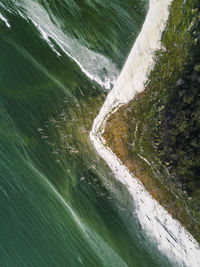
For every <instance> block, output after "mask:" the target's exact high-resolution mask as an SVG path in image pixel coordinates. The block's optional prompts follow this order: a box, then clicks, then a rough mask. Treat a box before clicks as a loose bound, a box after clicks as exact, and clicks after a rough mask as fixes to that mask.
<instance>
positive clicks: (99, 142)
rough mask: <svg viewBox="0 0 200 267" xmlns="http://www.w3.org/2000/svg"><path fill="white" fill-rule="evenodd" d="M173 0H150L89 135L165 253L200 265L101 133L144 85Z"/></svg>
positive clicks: (187, 238)
mask: <svg viewBox="0 0 200 267" xmlns="http://www.w3.org/2000/svg"><path fill="white" fill-rule="evenodd" d="M171 2H172V0H150V8H149V11H148V14H147V17H146V20H145V22H144V25H143V28H142V30H141V32H140V34H139V36H138V38H137V40H136V42H135V44H134V46H133V48H132V50H131V52H130V54H129V56H128V59H127V61H126V63H125V65H124V68H123V69H122V72H121V74H120V75H119V78H118V80H117V82H116V84H115V87H114V88H113V90H112V91H111V92H110V93H109V95H108V96H107V98H106V101H105V103H104V105H103V107H102V108H101V110H100V113H99V114H98V116H97V117H96V119H95V120H94V124H93V128H92V131H91V133H90V138H91V141H92V143H93V144H94V147H95V148H96V150H97V152H98V153H99V155H100V156H101V157H102V158H103V159H104V160H105V161H106V162H107V164H108V165H109V167H110V168H111V169H112V171H113V173H114V175H115V177H116V179H118V180H119V181H120V182H121V183H123V184H125V185H126V186H127V189H128V191H129V192H130V194H131V196H132V198H133V201H134V206H135V209H136V210H135V211H134V212H136V214H137V216H138V219H139V221H140V223H141V225H142V227H143V230H144V231H146V233H147V234H148V235H149V237H150V238H152V239H153V240H154V241H155V242H156V244H157V246H158V248H159V249H160V250H161V252H162V253H165V254H166V255H167V256H168V257H169V258H170V259H171V260H172V262H174V263H175V266H178V265H180V266H191V267H195V266H200V248H199V245H198V243H197V242H196V240H195V239H194V238H193V237H192V236H191V235H190V234H189V233H188V232H187V231H186V229H185V228H184V227H183V226H182V225H181V224H180V223H179V222H178V221H176V220H174V219H173V218H172V217H171V215H170V214H169V213H168V212H167V211H166V210H165V209H164V208H163V207H162V206H161V205H160V204H159V203H158V202H157V201H156V200H155V199H153V198H152V196H151V195H150V194H149V193H148V192H147V191H146V190H145V188H144V186H143V185H142V184H141V183H140V182H139V180H138V179H137V178H136V177H134V176H133V175H132V174H131V173H130V171H129V170H128V168H127V167H125V166H124V165H123V164H122V163H121V161H120V160H119V159H118V158H117V156H116V155H115V154H114V153H113V152H112V151H111V149H110V148H108V147H106V146H105V140H104V139H103V137H102V134H103V132H104V127H105V122H106V120H107V118H108V117H109V116H110V115H111V114H112V113H113V112H115V111H116V110H117V109H118V108H119V107H120V106H121V105H123V104H125V103H128V102H129V101H130V100H132V99H133V98H134V96H135V95H136V93H138V92H141V91H143V90H144V89H145V83H146V82H147V80H148V75H149V72H150V70H151V69H152V68H153V66H154V61H153V54H154V52H155V50H157V49H159V48H160V47H161V35H162V32H163V30H164V29H165V25H166V22H167V19H168V15H169V5H170V3H171Z"/></svg>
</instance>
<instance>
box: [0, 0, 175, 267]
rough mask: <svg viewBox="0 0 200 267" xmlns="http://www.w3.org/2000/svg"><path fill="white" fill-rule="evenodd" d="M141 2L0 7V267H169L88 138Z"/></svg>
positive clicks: (20, 0) (51, 1)
mask: <svg viewBox="0 0 200 267" xmlns="http://www.w3.org/2000/svg"><path fill="white" fill-rule="evenodd" d="M147 10H148V1H146V0H113V1H111V0H1V2H0V54H1V56H0V205H1V208H0V266H9V267H12V266H16V267H18V266H19V267H21V266H26V267H27V266H41V267H44V266H58V267H62V266H120V267H121V266H171V265H170V263H169V262H168V260H167V259H166V258H165V257H164V256H163V255H162V254H161V252H160V251H159V249H158V248H157V247H156V246H155V245H154V242H153V240H149V239H148V237H147V236H146V234H145V232H144V231H143V230H142V228H141V226H140V223H139V222H138V220H137V218H136V217H135V216H134V212H133V209H134V207H133V206H132V204H131V203H132V202H131V197H130V196H129V194H128V192H127V190H126V188H125V187H124V186H122V185H121V184H120V183H118V182H117V181H116V180H115V178H114V177H113V175H112V173H111V171H110V170H109V169H108V167H107V166H106V164H105V163H104V162H103V160H102V159H100V158H99V157H98V155H97V153H96V152H95V151H94V148H93V147H92V144H91V143H90V140H89V132H90V130H91V127H92V123H93V120H94V118H95V117H96V115H97V114H98V111H99V109H100V107H101V106H102V104H103V101H104V100H105V97H106V94H107V93H108V92H109V90H110V88H112V86H113V84H114V82H115V80H116V78H117V76H118V75H119V73H120V70H121V68H122V66H123V64H124V62H125V60H126V57H127V56H128V54H129V51H130V49H131V47H132V45H133V43H134V41H135V39H136V37H137V35H138V33H139V31H140V30H141V27H142V24H143V22H144V19H145V15H146V12H147Z"/></svg>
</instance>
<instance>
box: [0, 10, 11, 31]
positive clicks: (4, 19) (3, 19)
mask: <svg viewBox="0 0 200 267" xmlns="http://www.w3.org/2000/svg"><path fill="white" fill-rule="evenodd" d="M0 19H1V20H2V21H4V22H5V24H6V26H7V27H8V28H10V27H11V26H10V24H9V22H8V20H7V19H6V18H5V17H4V16H3V15H2V14H1V13H0Z"/></svg>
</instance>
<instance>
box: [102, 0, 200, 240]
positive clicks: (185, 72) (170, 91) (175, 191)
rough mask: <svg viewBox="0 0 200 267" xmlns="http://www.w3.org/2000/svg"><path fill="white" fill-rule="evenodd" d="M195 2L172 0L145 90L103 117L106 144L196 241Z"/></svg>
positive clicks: (198, 32)
mask: <svg viewBox="0 0 200 267" xmlns="http://www.w3.org/2000/svg"><path fill="white" fill-rule="evenodd" d="M199 45H200V3H199V1H197V0H186V1H183V0H174V1H173V2H172V4H171V7H170V16H169V20H168V23H167V25H166V29H165V31H164V32H163V35H162V48H161V49H160V50H158V51H156V53H155V56H154V57H155V58H154V61H155V66H154V68H153V70H152V71H151V73H150V75H149V79H148V82H147V84H146V85H145V91H144V92H142V93H140V94H138V95H137V96H136V97H135V98H134V99H133V100H132V101H131V102H130V103H128V104H127V105H124V106H122V107H120V108H119V110H118V111H117V112H115V113H114V114H112V115H111V116H110V118H109V119H108V121H107V124H106V127H105V132H104V138H105V139H106V142H107V145H108V146H109V147H111V148H112V150H113V152H114V153H115V154H116V155H117V156H118V157H119V158H120V159H121V161H122V162H123V163H124V164H125V165H126V166H127V167H128V168H129V170H130V171H131V172H132V173H133V174H135V175H136V177H137V178H138V179H140V181H141V182H142V183H143V184H144V186H145V187H146V189H147V190H148V191H149V192H150V193H151V194H152V195H153V197H154V198H156V199H157V200H158V202H159V203H160V204H162V205H163V206H164V207H165V208H166V209H167V210H168V211H169V212H170V213H171V214H172V216H173V217H174V218H176V219H178V220H179V221H180V222H181V223H182V224H183V225H184V226H185V227H186V228H187V229H188V230H189V231H190V232H191V233H192V234H193V236H194V237H195V238H196V239H197V241H200V198H199V196H200V177H199V176H200V143H199V138H200V51H199Z"/></svg>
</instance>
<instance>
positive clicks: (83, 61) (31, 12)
mask: <svg viewBox="0 0 200 267" xmlns="http://www.w3.org/2000/svg"><path fill="white" fill-rule="evenodd" d="M16 5H17V6H18V14H19V15H20V16H22V17H23V18H24V19H26V20H28V21H31V22H32V23H33V24H34V25H35V27H36V28H37V29H38V31H39V32H40V34H41V37H42V38H43V39H44V40H45V41H46V42H47V43H48V45H49V46H50V47H51V49H52V50H53V51H54V52H55V53H56V54H57V55H58V56H61V54H60V53H59V51H58V50H57V48H56V46H55V44H56V45H57V46H58V47H59V48H60V49H61V50H62V51H63V52H64V53H65V54H66V55H67V56H68V57H69V58H71V59H72V60H73V61H74V62H75V63H76V64H77V65H78V66H79V67H80V69H81V71H82V72H83V73H84V74H85V75H86V76H87V77H88V78H89V79H91V80H93V81H95V82H97V83H98V84H99V85H101V86H102V87H104V88H106V89H110V87H111V85H112V84H114V82H115V80H116V76H117V74H118V70H117V68H116V67H115V65H114V63H112V62H111V61H110V60H109V59H108V58H106V57H104V56H103V55H102V54H100V53H97V52H94V51H92V50H90V49H88V48H87V47H86V46H83V45H82V44H80V43H79V42H78V41H77V40H76V39H73V38H71V37H69V36H68V35H67V34H66V33H65V32H63V31H62V29H61V28H60V27H59V25H58V24H57V25H55V24H54V23H53V22H52V20H51V19H50V17H49V14H48V13H47V11H46V10H45V9H44V8H43V7H42V6H41V5H40V4H39V3H36V2H33V1H30V0H26V1H20V3H18V2H16ZM20 7H22V8H23V13H22V12H20ZM55 20H56V18H55ZM104 70H106V77H105V75H104V74H103V71H104Z"/></svg>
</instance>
